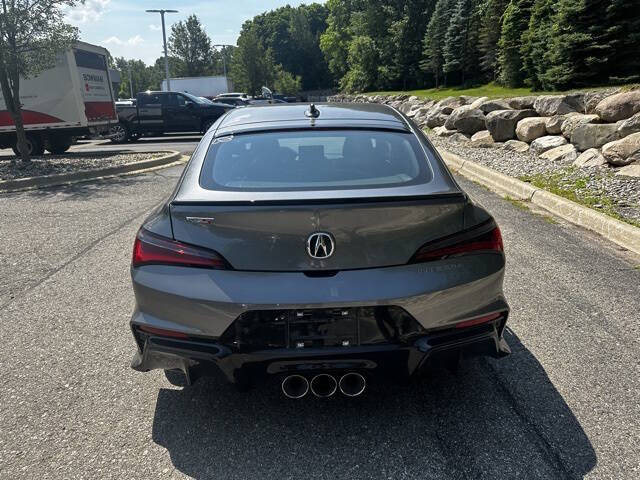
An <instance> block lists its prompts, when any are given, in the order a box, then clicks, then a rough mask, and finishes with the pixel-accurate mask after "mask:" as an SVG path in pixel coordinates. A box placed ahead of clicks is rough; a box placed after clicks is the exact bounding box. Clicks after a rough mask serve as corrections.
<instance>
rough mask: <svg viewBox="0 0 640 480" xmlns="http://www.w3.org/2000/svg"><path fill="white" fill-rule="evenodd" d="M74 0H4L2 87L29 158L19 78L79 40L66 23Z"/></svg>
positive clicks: (36, 70) (0, 35)
mask: <svg viewBox="0 0 640 480" xmlns="http://www.w3.org/2000/svg"><path fill="white" fill-rule="evenodd" d="M76 3H77V2H76V1H75V0H13V1H10V2H9V1H3V2H2V10H1V11H0V87H1V88H2V95H3V97H4V102H5V105H6V109H7V111H8V112H9V115H10V116H11V119H12V120H13V123H14V124H15V126H16V140H17V143H16V145H17V149H18V151H19V152H20V157H21V159H22V161H23V162H28V161H29V160H30V156H29V152H28V148H27V136H26V134H25V131H24V123H23V120H22V105H21V103H20V79H21V77H22V78H29V77H31V76H34V75H37V74H39V73H40V72H42V71H43V70H46V69H47V68H51V67H53V66H54V65H55V62H56V58H57V57H58V55H59V54H60V53H62V52H63V51H65V50H67V49H68V48H70V47H71V45H73V43H74V42H75V41H77V39H78V29H77V28H75V27H72V26H71V25H69V24H67V23H65V22H64V11H63V9H64V8H66V7H71V6H73V5H75V4H76Z"/></svg>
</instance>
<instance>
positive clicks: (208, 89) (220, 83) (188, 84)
mask: <svg viewBox="0 0 640 480" xmlns="http://www.w3.org/2000/svg"><path fill="white" fill-rule="evenodd" d="M232 86H233V85H232V82H231V80H229V79H227V77H225V76H213V77H178V78H172V79H171V91H172V92H186V93H190V94H191V95H195V96H196V97H205V98H208V99H209V100H211V99H212V98H213V97H215V96H217V95H220V94H221V93H225V92H228V91H229V90H230V89H232ZM162 91H164V92H166V91H167V81H166V80H163V81H162Z"/></svg>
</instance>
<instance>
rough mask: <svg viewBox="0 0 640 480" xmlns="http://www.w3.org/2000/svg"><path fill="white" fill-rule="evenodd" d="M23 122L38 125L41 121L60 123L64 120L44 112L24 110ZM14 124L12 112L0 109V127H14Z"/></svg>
mask: <svg viewBox="0 0 640 480" xmlns="http://www.w3.org/2000/svg"><path fill="white" fill-rule="evenodd" d="M22 122H23V123H24V124H25V125H37V124H41V123H60V122H64V120H62V119H60V118H57V117H54V116H51V115H47V114H46V113H42V112H35V111H33V110H22ZM14 125H15V123H14V122H13V118H11V114H10V113H9V112H8V111H7V110H0V127H12V126H14Z"/></svg>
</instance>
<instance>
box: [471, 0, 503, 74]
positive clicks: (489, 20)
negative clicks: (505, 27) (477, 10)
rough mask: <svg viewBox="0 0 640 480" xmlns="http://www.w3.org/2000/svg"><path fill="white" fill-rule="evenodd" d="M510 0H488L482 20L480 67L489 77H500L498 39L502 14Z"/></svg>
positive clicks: (479, 45)
mask: <svg viewBox="0 0 640 480" xmlns="http://www.w3.org/2000/svg"><path fill="white" fill-rule="evenodd" d="M508 3H509V0H487V3H486V6H485V8H484V11H483V14H482V18H481V21H480V32H479V39H478V40H479V41H478V48H479V50H480V55H481V56H480V67H481V68H482V71H483V72H484V74H485V75H486V78H487V79H490V80H493V81H496V80H497V79H498V74H499V71H500V70H499V67H498V41H499V40H500V31H501V28H502V15H504V11H505V8H507V4H508Z"/></svg>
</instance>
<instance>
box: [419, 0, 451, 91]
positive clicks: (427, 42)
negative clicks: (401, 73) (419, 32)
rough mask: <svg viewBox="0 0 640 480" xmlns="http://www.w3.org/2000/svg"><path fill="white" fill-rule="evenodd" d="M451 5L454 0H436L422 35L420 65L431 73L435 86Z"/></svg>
mask: <svg viewBox="0 0 640 480" xmlns="http://www.w3.org/2000/svg"><path fill="white" fill-rule="evenodd" d="M453 7H454V0H438V3H437V4H436V8H435V10H434V12H433V16H432V17H431V20H430V21H429V25H428V26H427V32H426V34H425V36H424V41H423V45H424V48H423V50H422V55H423V61H422V62H421V63H420V67H421V68H422V69H423V70H424V71H426V72H429V73H431V74H433V76H434V78H435V86H436V88H438V87H439V86H440V77H441V75H442V74H443V69H442V67H443V65H444V45H445V36H446V34H447V30H448V28H449V20H450V18H451V13H452V10H453ZM445 83H446V82H445Z"/></svg>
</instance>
